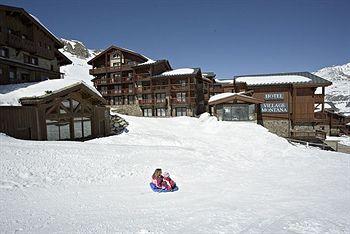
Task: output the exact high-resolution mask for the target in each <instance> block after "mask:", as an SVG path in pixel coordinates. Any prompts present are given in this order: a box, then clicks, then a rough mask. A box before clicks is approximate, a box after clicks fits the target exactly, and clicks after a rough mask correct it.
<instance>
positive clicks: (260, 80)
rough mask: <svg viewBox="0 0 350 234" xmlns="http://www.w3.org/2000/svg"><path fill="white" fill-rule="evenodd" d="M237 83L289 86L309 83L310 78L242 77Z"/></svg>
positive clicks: (282, 76) (286, 76)
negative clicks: (290, 84)
mask: <svg viewBox="0 0 350 234" xmlns="http://www.w3.org/2000/svg"><path fill="white" fill-rule="evenodd" d="M236 81H237V82H245V83H247V85H263V84H288V83H301V82H309V81H311V79H310V78H307V77H304V76H299V75H275V76H242V77H238V78H236Z"/></svg>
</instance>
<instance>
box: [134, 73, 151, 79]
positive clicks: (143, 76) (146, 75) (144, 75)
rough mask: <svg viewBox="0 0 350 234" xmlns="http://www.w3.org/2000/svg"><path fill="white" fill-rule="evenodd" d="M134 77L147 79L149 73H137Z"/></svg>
mask: <svg viewBox="0 0 350 234" xmlns="http://www.w3.org/2000/svg"><path fill="white" fill-rule="evenodd" d="M135 77H136V79H138V80H142V79H149V78H150V74H137V75H136V76H135Z"/></svg>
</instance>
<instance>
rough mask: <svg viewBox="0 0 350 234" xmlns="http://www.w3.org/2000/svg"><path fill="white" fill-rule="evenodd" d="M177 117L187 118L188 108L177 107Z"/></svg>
mask: <svg viewBox="0 0 350 234" xmlns="http://www.w3.org/2000/svg"><path fill="white" fill-rule="evenodd" d="M175 110H176V116H187V108H186V107H177V108H176V109H175Z"/></svg>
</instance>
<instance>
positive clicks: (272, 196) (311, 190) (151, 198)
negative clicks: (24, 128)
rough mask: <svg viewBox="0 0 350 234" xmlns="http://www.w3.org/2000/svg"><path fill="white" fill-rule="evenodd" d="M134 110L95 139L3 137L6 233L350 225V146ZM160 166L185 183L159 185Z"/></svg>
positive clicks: (340, 229) (1, 205)
mask: <svg viewBox="0 0 350 234" xmlns="http://www.w3.org/2000/svg"><path fill="white" fill-rule="evenodd" d="M125 118H126V120H127V121H128V122H129V123H130V125H129V127H128V129H129V132H128V133H123V134H122V135H118V136H111V137H106V138H101V139H94V140H91V141H87V142H40V141H22V140H16V139H13V138H11V137H7V136H5V135H0V144H1V147H0V150H1V151H0V153H1V155H0V232H5V233H14V232H23V233H28V232H29V233H52V232H59V233H72V232H73V233H76V232H84V233H97V232H98V233H100V232H103V233H106V232H108V233H110V232H119V233H130V232H131V233H149V232H155V233H218V232H223V233H239V232H241V233H349V232H350V212H349V210H350V156H349V155H347V154H341V153H334V152H327V151H322V150H318V149H313V148H305V147H304V146H293V145H291V144H289V143H288V142H287V141H286V140H285V139H283V138H280V137H278V136H276V135H273V134H270V133H269V132H268V131H267V130H266V129H265V128H263V127H261V126H259V125H256V124H254V123H246V122H218V121H216V120H215V119H214V118H212V117H209V116H206V115H203V116H202V117H201V118H200V119H196V118H189V117H177V118H167V119H159V118H158V119H157V118H141V117H130V116H125ZM158 167H160V168H162V169H163V170H166V171H169V172H170V175H171V176H172V178H173V179H174V180H175V181H176V182H177V184H178V186H179V188H180V190H179V191H177V192H174V193H164V194H159V193H154V192H152V191H151V190H150V188H149V185H148V183H149V182H150V176H151V174H152V173H153V171H154V169H155V168H158Z"/></svg>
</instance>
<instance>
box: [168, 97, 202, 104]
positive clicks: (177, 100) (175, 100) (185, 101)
mask: <svg viewBox="0 0 350 234" xmlns="http://www.w3.org/2000/svg"><path fill="white" fill-rule="evenodd" d="M191 102H196V98H193V97H192V98H172V99H171V103H172V104H189V103H191Z"/></svg>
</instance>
